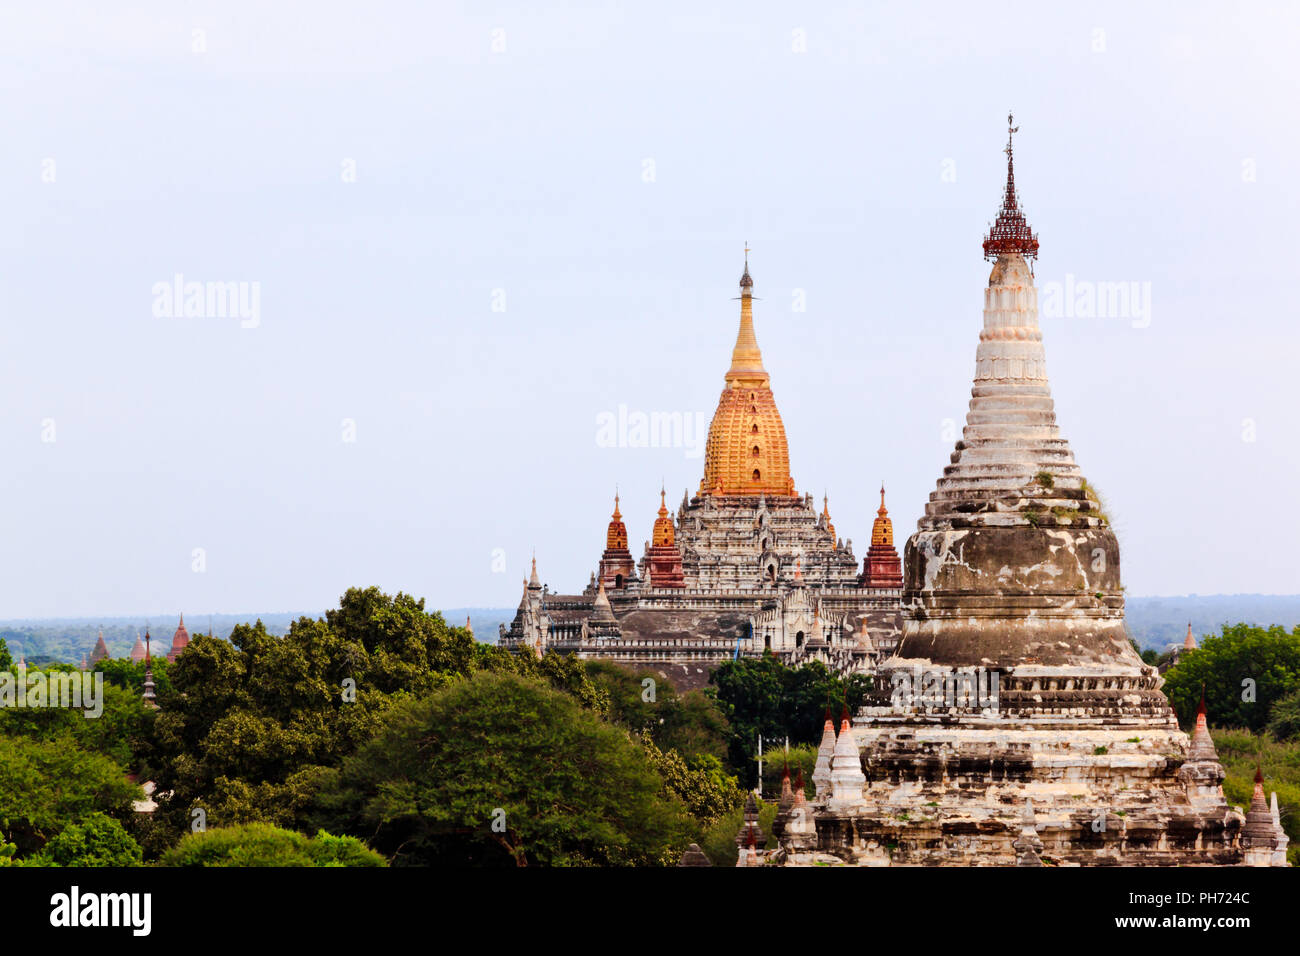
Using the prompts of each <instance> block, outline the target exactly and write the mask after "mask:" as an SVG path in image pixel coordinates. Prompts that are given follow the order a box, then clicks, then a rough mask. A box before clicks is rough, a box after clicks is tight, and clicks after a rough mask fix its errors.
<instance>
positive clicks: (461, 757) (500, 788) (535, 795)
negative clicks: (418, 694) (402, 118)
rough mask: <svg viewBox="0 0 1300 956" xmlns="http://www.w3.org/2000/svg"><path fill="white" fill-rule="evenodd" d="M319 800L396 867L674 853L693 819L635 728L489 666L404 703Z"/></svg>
mask: <svg viewBox="0 0 1300 956" xmlns="http://www.w3.org/2000/svg"><path fill="white" fill-rule="evenodd" d="M319 805H320V808H321V813H320V817H319V822H321V823H322V825H329V826H330V827H331V829H334V830H340V831H348V832H353V833H361V832H364V833H366V834H372V835H373V836H371V838H370V839H371V842H372V844H373V845H374V846H375V847H376V848H377V849H379V850H380V852H383V853H385V854H386V855H389V856H390V858H391V859H392V860H393V862H394V863H398V864H450V865H464V864H465V863H467V862H475V863H484V864H488V865H510V864H514V865H517V866H523V865H527V864H551V865H584V864H596V865H630V864H644V863H655V862H672V861H675V860H676V857H677V855H679V854H680V853H681V852H682V850H683V849H685V847H686V845H687V843H689V841H690V837H691V835H692V833H693V831H694V829H695V826H694V823H693V821H692V820H691V819H690V817H689V815H688V814H687V812H686V809H685V807H684V806H683V805H682V803H681V801H680V799H679V798H677V797H676V796H674V795H672V794H671V793H669V792H668V791H667V789H666V787H665V784H664V781H663V780H662V779H661V778H660V776H659V775H658V774H656V773H655V771H654V769H653V767H652V765H651V763H650V761H649V759H648V758H647V755H646V752H645V750H644V749H642V747H640V746H639V745H638V744H637V743H636V742H634V741H633V740H632V739H631V738H630V737H629V736H628V734H627V732H626V731H624V730H622V729H620V728H617V727H614V726H612V725H610V724H608V723H605V722H604V721H603V720H601V719H600V717H599V716H598V715H597V714H595V713H593V712H592V711H590V710H587V709H584V708H583V707H582V706H581V705H580V704H579V703H578V702H577V701H575V699H574V698H573V697H572V696H570V695H568V694H565V693H562V692H559V691H556V690H554V689H553V688H551V687H548V686H546V685H545V684H543V683H541V682H539V681H537V680H534V679H529V678H525V677H520V676H518V675H514V674H494V673H487V672H479V673H476V674H474V675H472V676H471V677H469V678H468V679H466V680H462V681H458V682H456V683H455V684H452V685H450V686H448V687H445V688H442V689H440V690H438V691H435V692H434V693H433V694H432V695H430V696H429V697H426V698H423V699H420V700H414V701H409V702H405V703H401V704H398V705H396V706H395V707H394V708H393V709H392V710H391V711H390V713H389V714H388V715H387V716H386V718H385V726H384V729H383V730H382V731H381V732H380V733H379V734H378V736H376V738H375V739H374V740H372V741H371V742H370V743H368V744H366V745H365V746H364V747H363V748H361V750H360V751H359V752H358V753H357V754H356V755H355V756H353V757H350V758H348V759H347V760H346V761H344V764H343V766H342V768H341V770H340V771H339V773H338V774H337V776H335V777H334V779H333V781H332V783H331V784H330V785H329V786H328V787H327V788H326V789H325V790H324V791H323V792H322V794H321V796H320V799H319Z"/></svg>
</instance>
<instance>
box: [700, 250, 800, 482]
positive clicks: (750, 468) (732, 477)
mask: <svg viewBox="0 0 1300 956" xmlns="http://www.w3.org/2000/svg"><path fill="white" fill-rule="evenodd" d="M753 292H754V280H753V279H752V278H750V275H749V246H748V245H746V246H745V272H744V274H743V275H742V276H741V277H740V329H739V331H738V332H737V333H736V345H735V348H733V349H732V352H731V367H730V368H729V369H728V370H727V374H726V377H725V381H726V386H725V387H724V388H723V390H722V397H721V398H720V399H719V400H718V409H717V411H716V412H714V415H713V422H712V424H711V425H710V426H709V439H708V443H707V445H706V446H705V460H704V479H703V480H702V481H701V482H700V493H701V494H705V495H746V496H749V495H755V496H756V495H760V494H769V495H789V496H793V495H794V493H795V491H794V482H793V481H792V480H791V479H790V450H789V447H788V446H787V444H786V439H785V425H784V424H783V423H782V421H781V413H780V412H778V411H777V408H776V399H775V398H773V397H772V390H771V388H770V387H769V384H768V383H769V379H768V374H767V371H766V369H764V368H763V355H762V353H761V352H760V351H759V349H758V339H757V338H755V336H754V311H753V302H754V295H753Z"/></svg>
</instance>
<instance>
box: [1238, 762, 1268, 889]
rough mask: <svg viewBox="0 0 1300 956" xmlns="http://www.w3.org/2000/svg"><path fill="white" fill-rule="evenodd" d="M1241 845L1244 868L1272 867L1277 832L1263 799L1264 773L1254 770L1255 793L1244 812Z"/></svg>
mask: <svg viewBox="0 0 1300 956" xmlns="http://www.w3.org/2000/svg"><path fill="white" fill-rule="evenodd" d="M1241 845H1242V846H1243V847H1244V848H1245V850H1246V866H1272V865H1273V850H1274V849H1275V848H1276V847H1277V831H1276V830H1275V829H1274V827H1273V814H1272V813H1271V812H1270V811H1269V808H1268V801H1267V800H1265V799H1264V773H1263V770H1262V769H1261V768H1259V767H1256V768H1255V791H1254V793H1252V794H1251V797H1250V809H1249V810H1247V811H1246V825H1245V826H1244V827H1242V829H1241Z"/></svg>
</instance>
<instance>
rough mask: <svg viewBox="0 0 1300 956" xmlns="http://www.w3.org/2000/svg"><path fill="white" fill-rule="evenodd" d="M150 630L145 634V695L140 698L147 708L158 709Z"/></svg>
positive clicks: (146, 630)
mask: <svg viewBox="0 0 1300 956" xmlns="http://www.w3.org/2000/svg"><path fill="white" fill-rule="evenodd" d="M149 643H150V641H149V629H148V628H145V632H144V693H142V694H141V695H140V696H141V698H142V699H143V700H144V705H145V706H146V707H151V708H157V706H158V704H157V702H156V700H155V698H156V697H157V696H158V695H157V692H156V691H155V690H154V685H153V655H152V654H150V652H149Z"/></svg>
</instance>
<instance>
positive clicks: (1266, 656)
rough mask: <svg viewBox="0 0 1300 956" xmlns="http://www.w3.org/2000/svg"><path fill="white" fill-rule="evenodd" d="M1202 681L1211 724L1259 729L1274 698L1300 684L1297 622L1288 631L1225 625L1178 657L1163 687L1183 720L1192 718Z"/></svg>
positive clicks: (1199, 695)
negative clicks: (1218, 631)
mask: <svg viewBox="0 0 1300 956" xmlns="http://www.w3.org/2000/svg"><path fill="white" fill-rule="evenodd" d="M1202 685H1204V687H1205V708H1206V714H1207V716H1208V718H1209V721H1210V723H1211V724H1213V725H1215V726H1219V727H1248V728H1250V729H1251V730H1253V731H1256V732H1258V731H1261V730H1263V729H1264V728H1265V727H1266V726H1267V725H1268V721H1269V711H1270V710H1271V708H1272V706H1273V704H1274V702H1276V701H1278V700H1280V699H1281V698H1283V697H1286V696H1287V695H1289V694H1291V693H1293V692H1294V691H1296V690H1297V689H1300V625H1298V626H1297V627H1296V628H1295V629H1294V630H1292V631H1291V632H1290V633H1288V632H1287V631H1286V630H1285V629H1284V628H1282V627H1279V626H1276V625H1275V626H1273V627H1270V628H1262V627H1255V626H1253V625H1250V624H1234V625H1224V627H1223V632H1222V633H1221V634H1218V635H1214V636H1210V637H1207V638H1206V639H1205V640H1204V641H1203V642H1202V644H1201V646H1200V647H1199V648H1197V649H1196V650H1194V651H1191V652H1189V653H1186V654H1184V655H1183V656H1182V657H1181V658H1179V660H1178V663H1177V664H1175V665H1174V666H1173V667H1171V668H1170V669H1169V670H1168V671H1166V672H1165V685H1164V688H1163V689H1164V692H1165V696H1167V697H1168V698H1169V702H1170V703H1171V704H1173V706H1174V709H1175V710H1176V711H1177V712H1178V716H1179V717H1180V718H1181V719H1182V721H1183V723H1184V724H1185V725H1190V724H1191V722H1192V721H1194V720H1195V718H1196V709H1197V704H1198V702H1199V701H1200V698H1201V687H1202ZM1252 694H1253V699H1251V698H1252Z"/></svg>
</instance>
